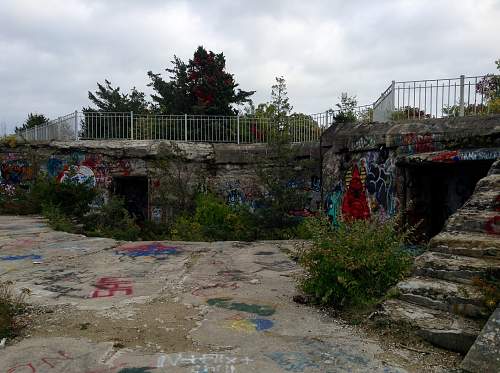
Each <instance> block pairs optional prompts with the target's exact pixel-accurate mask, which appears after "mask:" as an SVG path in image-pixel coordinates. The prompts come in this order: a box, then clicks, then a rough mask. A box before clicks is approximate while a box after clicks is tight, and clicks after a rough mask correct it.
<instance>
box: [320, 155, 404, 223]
mask: <svg viewBox="0 0 500 373" xmlns="http://www.w3.org/2000/svg"><path fill="white" fill-rule="evenodd" d="M395 174H396V165H395V162H394V159H393V158H392V157H389V156H388V155H387V154H385V153H384V152H367V153H365V154H363V156H358V157H357V158H354V159H352V160H351V161H350V162H349V163H348V164H347V167H346V171H344V173H343V175H344V176H343V179H341V180H337V181H336V182H335V183H334V187H333V188H332V190H331V191H330V192H329V193H328V194H327V195H326V199H325V210H326V213H327V215H328V217H329V218H330V221H331V222H332V224H333V225H335V226H336V225H338V224H339V222H340V221H342V220H358V219H363V220H364V219H369V218H370V217H372V216H374V215H377V216H381V217H383V218H387V217H390V216H393V215H394V214H395V213H396V212H397V209H398V207H399V200H398V198H397V193H396V175H395Z"/></svg>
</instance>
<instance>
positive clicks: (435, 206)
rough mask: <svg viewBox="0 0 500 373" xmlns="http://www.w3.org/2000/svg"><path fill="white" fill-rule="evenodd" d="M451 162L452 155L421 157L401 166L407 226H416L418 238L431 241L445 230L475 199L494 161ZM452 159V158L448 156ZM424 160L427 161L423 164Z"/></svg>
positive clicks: (481, 159)
mask: <svg viewBox="0 0 500 373" xmlns="http://www.w3.org/2000/svg"><path fill="white" fill-rule="evenodd" d="M480 152H481V151H480V150H476V151H474V150H473V151H471V152H470V154H475V155H476V158H477V159H474V160H462V159H458V158H455V159H453V160H450V159H448V158H445V160H444V161H443V160H442V159H441V158H440V157H443V156H447V153H450V152H440V153H438V154H436V153H429V154H425V153H424V154H420V155H418V156H412V157H408V159H407V160H406V161H403V162H399V163H398V167H399V168H400V174H401V176H402V177H403V183H404V191H403V196H402V198H401V208H402V211H403V212H404V219H405V221H406V223H408V224H410V225H412V226H415V225H417V232H416V233H417V235H418V237H419V238H420V239H421V240H423V241H426V240H429V239H430V238H432V237H434V236H435V235H437V234H438V233H439V232H441V230H442V229H443V227H444V225H445V223H446V221H447V219H448V218H449V217H450V216H451V215H452V214H453V213H455V212H456V211H457V210H458V209H459V208H461V207H462V206H463V205H464V204H465V202H466V201H467V200H468V199H469V198H470V197H471V196H472V194H473V192H474V188H475V187H476V184H477V182H478V181H479V180H480V179H482V178H483V177H485V176H486V175H487V174H488V170H489V169H490V167H491V165H492V164H493V161H494V159H484V158H481V156H480ZM448 155H450V154H448ZM423 159H424V161H422V160H423Z"/></svg>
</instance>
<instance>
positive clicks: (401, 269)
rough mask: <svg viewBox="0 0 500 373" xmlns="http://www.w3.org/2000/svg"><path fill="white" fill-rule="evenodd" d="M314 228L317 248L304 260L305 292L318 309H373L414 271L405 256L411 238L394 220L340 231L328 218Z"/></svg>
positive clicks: (357, 224) (362, 223)
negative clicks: (367, 306) (320, 306)
mask: <svg viewBox="0 0 500 373" xmlns="http://www.w3.org/2000/svg"><path fill="white" fill-rule="evenodd" d="M309 224H310V225H311V227H310V230H311V231H312V232H314V233H313V240H314V245H313V248H311V249H310V250H307V251H304V252H303V253H302V255H301V258H300V262H301V264H302V265H303V267H304V269H305V271H306V275H305V276H304V278H303V279H302V281H301V288H302V289H303V291H304V292H305V293H307V294H309V295H311V296H312V297H313V298H314V299H315V300H316V301H317V302H318V303H321V304H330V305H334V306H336V307H339V308H341V307H344V306H357V305H363V304H368V303H371V302H373V301H375V300H377V298H379V297H381V296H383V295H384V294H385V292H386V291H387V290H388V289H389V288H390V287H391V286H392V285H394V284H395V283H397V282H398V281H399V280H400V279H402V278H403V277H404V275H405V274H406V273H407V271H408V269H409V267H410V264H411V257H410V256H409V254H407V253H406V252H405V251H404V244H405V242H406V241H407V239H408V235H409V233H408V232H401V231H400V229H399V228H400V225H399V224H398V222H397V221H396V220H395V219H393V220H388V221H385V222H380V221H376V220H367V221H364V220H358V221H352V222H345V223H344V224H342V225H341V226H340V227H338V228H332V226H331V224H330V223H329V222H328V220H327V219H324V218H318V219H312V220H310V222H309Z"/></svg>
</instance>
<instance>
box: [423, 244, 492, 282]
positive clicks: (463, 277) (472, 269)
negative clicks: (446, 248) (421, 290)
mask: <svg viewBox="0 0 500 373" xmlns="http://www.w3.org/2000/svg"><path fill="white" fill-rule="evenodd" d="M414 274H415V275H416V276H422V277H432V278H436V279H442V280H446V281H452V282H458V283H461V284H472V282H473V280H474V279H475V278H478V277H485V276H490V275H493V276H497V277H499V278H500V260H497V259H493V258H484V257H483V258H473V257H467V256H461V255H452V254H445V253H439V252H432V251H428V252H426V253H423V254H422V255H420V256H419V257H417V258H416V259H415V269H414Z"/></svg>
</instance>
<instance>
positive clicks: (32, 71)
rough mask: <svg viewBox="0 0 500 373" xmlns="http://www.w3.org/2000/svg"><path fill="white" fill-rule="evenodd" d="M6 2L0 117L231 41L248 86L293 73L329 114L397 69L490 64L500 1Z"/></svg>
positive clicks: (56, 104)
mask: <svg viewBox="0 0 500 373" xmlns="http://www.w3.org/2000/svg"><path fill="white" fill-rule="evenodd" d="M459 4H460V6H458V5H457V2H456V1H453V0H434V1H432V0H420V1H419V0H401V1H393V0H384V1H376V2H375V1H368V0H363V1H362V0H359V1H345V0H344V1H337V0H334V1H327V0H317V1H303V0H287V1H276V0H268V1H260V0H258V1H251V2H249V1H243V0H215V1H206V0H194V1H163V0H162V1H160V0H149V1H134V0H125V1H118V0H45V1H43V2H39V1H34V0H33V1H29V0H3V1H2V2H1V3H0V86H1V87H2V94H1V96H0V124H1V123H2V122H7V123H8V125H9V126H10V127H11V128H12V127H14V126H15V125H18V124H19V123H20V122H22V121H23V120H24V118H25V117H26V115H27V113H29V112H31V111H36V112H41V113H45V114H47V115H49V116H51V117H54V116H58V115H63V114H66V113H68V112H71V111H74V110H75V109H81V107H82V106H87V105H88V100H87V91H89V90H94V89H95V86H96V82H97V81H103V80H104V79H105V78H107V79H110V80H112V82H113V83H114V84H117V85H119V86H120V87H122V89H123V90H128V89H129V88H131V87H132V86H137V87H138V88H139V89H142V90H145V91H146V92H148V93H149V88H148V87H147V86H146V85H147V83H148V81H147V77H146V72H147V71H148V70H153V71H156V72H162V71H163V69H164V68H165V67H167V66H168V65H169V61H170V60H171V59H172V56H173V55H174V54H176V55H178V56H179V57H181V58H183V59H187V58H189V57H191V56H192V53H193V51H194V49H195V48H196V47H197V46H198V45H204V46H205V47H206V48H208V49H211V50H214V51H217V52H218V51H223V52H224V54H225V55H226V58H227V62H228V69H229V71H230V72H231V73H233V74H235V77H236V80H237V81H238V82H239V83H240V86H241V88H243V89H249V90H250V89H252V90H257V93H256V95H255V97H254V100H255V101H256V102H263V101H267V100H268V99H269V93H270V86H271V85H272V84H273V82H274V77H275V76H277V75H284V76H285V78H286V79H287V82H288V86H289V95H290V99H291V102H292V104H293V105H294V107H295V109H296V110H297V111H302V112H308V113H312V112H320V111H324V110H326V109H328V108H329V107H331V106H332V105H334V104H335V102H337V101H338V96H339V95H340V94H341V92H343V91H347V92H349V93H350V94H356V95H357V96H358V99H359V102H360V104H362V103H371V102H372V101H373V100H375V99H376V98H377V95H378V94H380V92H382V91H383V90H385V88H386V87H387V86H388V85H389V83H390V81H391V80H392V79H396V80H401V79H421V78H438V77H453V76H457V75H459V74H461V73H467V74H484V73H488V72H492V71H493V68H494V66H493V61H494V60H495V59H497V58H499V57H500V56H499V55H498V48H496V46H497V45H498V44H499V40H498V25H497V22H498V19H500V7H499V6H498V1H494V0H482V1H474V0H461V1H460V2H459Z"/></svg>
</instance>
